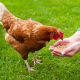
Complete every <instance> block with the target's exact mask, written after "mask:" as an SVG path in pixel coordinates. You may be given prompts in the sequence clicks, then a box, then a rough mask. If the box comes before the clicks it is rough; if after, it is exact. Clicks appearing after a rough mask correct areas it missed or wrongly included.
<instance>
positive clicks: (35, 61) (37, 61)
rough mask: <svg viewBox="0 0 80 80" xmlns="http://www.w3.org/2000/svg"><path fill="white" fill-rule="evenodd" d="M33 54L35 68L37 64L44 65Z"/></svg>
mask: <svg viewBox="0 0 80 80" xmlns="http://www.w3.org/2000/svg"><path fill="white" fill-rule="evenodd" d="M32 54H33V61H34V66H35V64H36V63H39V64H42V63H40V61H41V60H37V59H36V57H35V55H34V53H32Z"/></svg>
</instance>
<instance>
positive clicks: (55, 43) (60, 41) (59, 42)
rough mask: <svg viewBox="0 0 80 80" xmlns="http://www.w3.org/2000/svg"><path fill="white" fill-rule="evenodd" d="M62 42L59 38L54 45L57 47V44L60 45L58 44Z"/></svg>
mask: <svg viewBox="0 0 80 80" xmlns="http://www.w3.org/2000/svg"><path fill="white" fill-rule="evenodd" d="M61 42H62V40H59V41H58V42H56V43H54V44H53V46H54V47H55V46H58V45H60V44H61Z"/></svg>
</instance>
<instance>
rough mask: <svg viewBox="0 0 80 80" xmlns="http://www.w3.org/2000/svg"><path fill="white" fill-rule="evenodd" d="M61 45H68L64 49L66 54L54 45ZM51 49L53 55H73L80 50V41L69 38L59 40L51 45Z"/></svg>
mask: <svg viewBox="0 0 80 80" xmlns="http://www.w3.org/2000/svg"><path fill="white" fill-rule="evenodd" d="M58 45H61V46H67V48H66V49H65V50H64V55H62V54H61V53H62V51H59V50H57V49H55V48H54V47H56V46H58ZM50 50H51V51H52V54H53V55H57V56H61V57H72V56H74V55H75V54H76V53H77V52H78V51H79V50H80V42H72V41H71V40H70V39H69V38H66V39H64V40H63V41H61V40H60V41H58V42H56V43H55V44H53V45H52V46H50Z"/></svg>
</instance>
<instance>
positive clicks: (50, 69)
mask: <svg viewBox="0 0 80 80" xmlns="http://www.w3.org/2000/svg"><path fill="white" fill-rule="evenodd" d="M0 1H1V2H3V3H4V4H5V5H6V7H7V8H8V9H9V11H10V12H11V13H12V14H14V15H15V16H17V17H19V18H21V19H24V20H26V19H27V18H32V19H33V20H36V21H38V22H40V23H42V24H43V25H50V26H55V27H58V28H60V29H61V31H63V32H64V33H65V34H64V38H67V37H70V36H71V35H73V34H74V33H75V32H76V31H77V29H78V28H79V27H80V1H79V0H0ZM55 42H56V41H53V40H52V41H50V42H49V43H48V44H47V46H46V47H44V48H43V49H41V50H40V51H39V52H38V51H36V52H35V55H36V57H37V58H38V59H40V60H41V62H42V63H43V64H36V66H35V70H37V71H35V72H30V73H29V72H28V70H27V68H26V65H25V63H24V61H23V60H22V58H21V56H20V54H18V53H17V52H16V51H15V50H14V49H13V48H12V47H11V46H10V45H8V44H7V43H6V41H5V30H4V29H3V27H2V26H1V25H0V80H80V54H79V53H78V54H76V55H75V56H74V57H72V58H62V57H57V56H52V54H51V52H50V50H49V46H50V45H52V44H54V43H55ZM39 56H42V57H41V58H39ZM28 62H29V64H30V66H33V62H32V54H31V53H30V54H29V58H28Z"/></svg>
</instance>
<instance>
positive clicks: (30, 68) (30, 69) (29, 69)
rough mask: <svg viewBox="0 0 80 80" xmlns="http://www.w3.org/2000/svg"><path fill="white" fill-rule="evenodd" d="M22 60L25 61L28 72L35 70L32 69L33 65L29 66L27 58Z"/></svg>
mask: <svg viewBox="0 0 80 80" xmlns="http://www.w3.org/2000/svg"><path fill="white" fill-rule="evenodd" d="M24 62H25V63H26V66H27V68H28V71H29V72H30V71H36V70H34V69H33V68H34V67H30V66H29V64H28V62H27V60H24Z"/></svg>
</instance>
